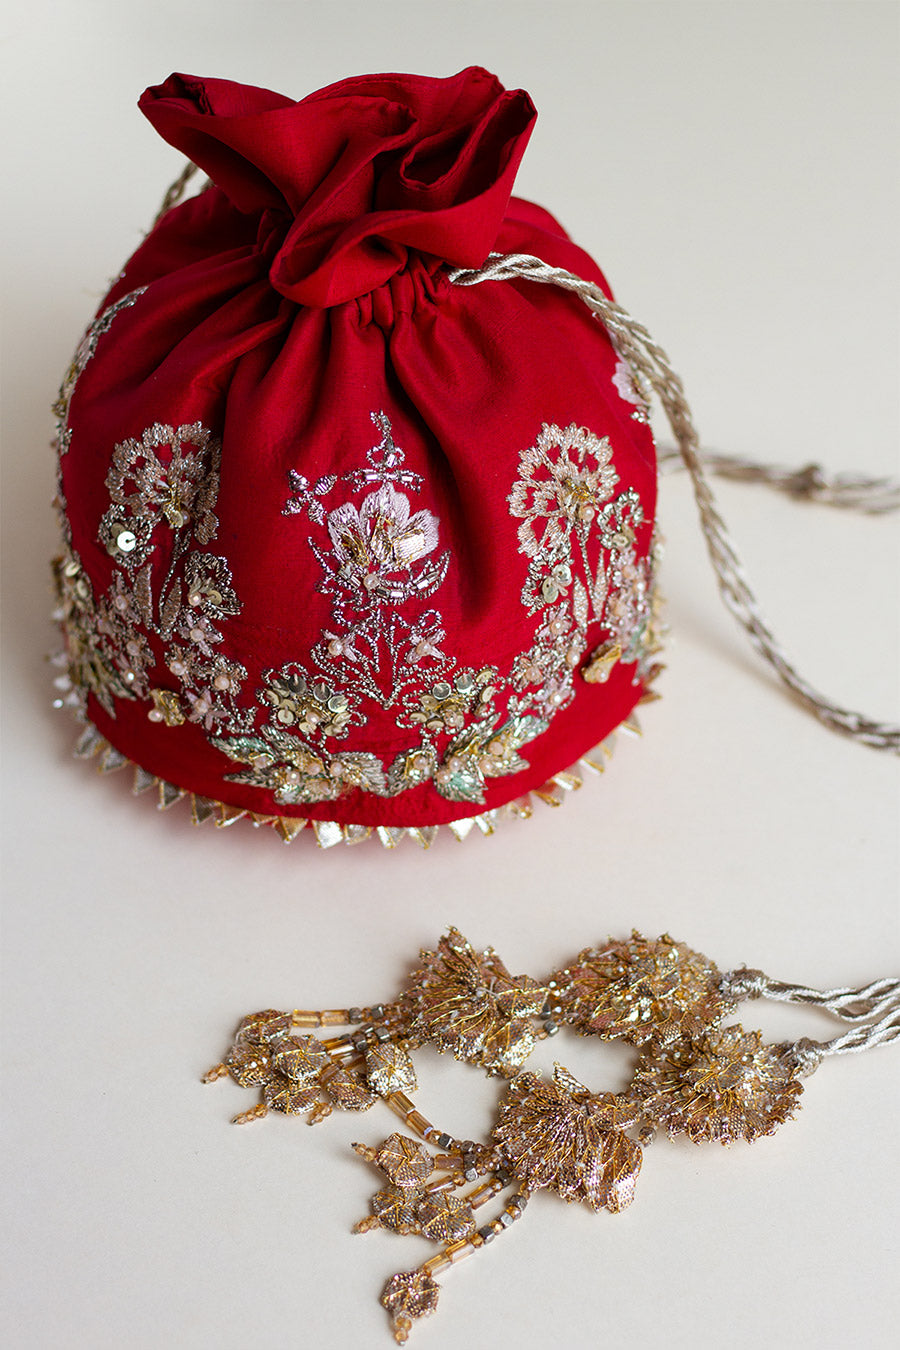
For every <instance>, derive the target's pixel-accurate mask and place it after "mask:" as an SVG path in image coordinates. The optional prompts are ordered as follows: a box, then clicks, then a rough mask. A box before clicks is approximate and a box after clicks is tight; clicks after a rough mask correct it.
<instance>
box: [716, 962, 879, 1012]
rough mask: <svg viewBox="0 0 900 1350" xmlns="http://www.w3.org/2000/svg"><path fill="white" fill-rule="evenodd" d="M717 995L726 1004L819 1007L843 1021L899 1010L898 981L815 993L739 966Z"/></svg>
mask: <svg viewBox="0 0 900 1350" xmlns="http://www.w3.org/2000/svg"><path fill="white" fill-rule="evenodd" d="M719 992H720V993H721V995H722V997H723V998H724V999H725V1000H726V1001H727V1002H728V1003H740V1002H742V1001H743V1000H744V999H751V998H770V999H772V1000H774V1001H775V1002H777V1003H799V1004H803V1005H805V1006H806V1007H808V1008H821V1009H822V1010H823V1011H824V1012H830V1013H834V1015H835V1016H836V1017H840V1018H841V1019H842V1020H843V1021H845V1022H865V1021H868V1020H870V1019H871V1018H873V1017H874V1018H877V1017H881V1016H883V1015H884V1014H885V1013H888V1012H891V1011H900V979H882V980H873V981H872V982H871V984H865V985H862V986H861V987H860V988H859V989H823V990H819V989H810V988H809V987H808V986H807V985H803V984H788V983H786V982H785V981H783V980H773V979H771V978H770V977H769V976H768V975H766V974H764V973H763V971H761V970H748V969H747V967H746V966H742V967H740V968H739V969H737V970H729V971H726V973H725V974H724V975H723V976H722V977H721V979H720V980H719Z"/></svg>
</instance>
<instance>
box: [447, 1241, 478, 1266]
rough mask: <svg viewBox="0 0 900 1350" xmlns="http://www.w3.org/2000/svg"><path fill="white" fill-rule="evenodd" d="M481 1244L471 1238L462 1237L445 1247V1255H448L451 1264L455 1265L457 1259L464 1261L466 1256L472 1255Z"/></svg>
mask: <svg viewBox="0 0 900 1350" xmlns="http://www.w3.org/2000/svg"><path fill="white" fill-rule="evenodd" d="M480 1245H481V1244H480V1242H479V1243H475V1242H473V1241H472V1239H471V1238H461V1239H460V1241H459V1242H454V1243H453V1244H452V1246H450V1247H445V1248H444V1255H445V1256H448V1257H449V1258H450V1264H451V1265H452V1266H455V1265H456V1263H457V1261H462V1260H464V1259H465V1257H467V1256H471V1255H472V1253H473V1252H474V1251H475V1250H476V1249H477V1248H478V1247H479V1246H480Z"/></svg>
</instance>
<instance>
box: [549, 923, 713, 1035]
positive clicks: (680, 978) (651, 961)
mask: <svg viewBox="0 0 900 1350" xmlns="http://www.w3.org/2000/svg"><path fill="white" fill-rule="evenodd" d="M554 981H555V985H556V987H558V988H559V990H560V991H561V992H560V1003H561V1005H562V1015H563V1017H564V1019H565V1021H566V1022H569V1023H571V1024H572V1025H573V1026H575V1027H577V1028H578V1029H579V1031H582V1032H583V1033H584V1034H585V1035H597V1036H602V1037H604V1038H605V1039H607V1040H615V1039H622V1040H626V1041H631V1042H632V1043H633V1044H634V1045H643V1044H644V1043H645V1042H646V1041H648V1040H650V1038H651V1037H656V1038H657V1039H658V1040H662V1041H670V1040H673V1039H680V1038H682V1037H685V1036H691V1035H694V1034H695V1033H696V1032H698V1031H700V1030H701V1029H702V1028H703V1027H706V1026H709V1025H710V1024H714V1023H716V1022H718V1021H719V1020H720V1019H721V1017H722V1016H723V1014H724V1012H725V1007H726V1004H725V1002H724V1000H723V998H722V995H721V993H720V990H719V971H718V970H717V968H716V967H715V965H713V964H712V962H711V961H708V960H707V958H706V957H705V956H703V955H702V954H701V953H699V952H694V951H691V949H690V948H689V947H686V946H685V945H684V943H683V942H675V941H673V939H672V938H670V937H669V935H668V934H667V933H664V934H663V935H662V937H660V938H654V939H650V938H645V937H642V936H641V934H640V933H637V932H634V933H632V935H631V937H630V938H629V939H627V940H626V941H624V942H622V941H613V940H612V939H610V941H609V942H608V943H607V945H606V946H605V947H588V948H586V949H585V950H584V951H583V952H581V953H579V955H578V956H577V957H576V958H575V960H574V961H572V962H571V963H570V964H569V965H568V966H567V967H566V969H565V970H564V971H559V972H557V974H556V975H555V976H554Z"/></svg>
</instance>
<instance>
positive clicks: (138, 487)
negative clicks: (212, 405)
mask: <svg viewBox="0 0 900 1350" xmlns="http://www.w3.org/2000/svg"><path fill="white" fill-rule="evenodd" d="M221 453H222V447H221V445H220V443H219V442H218V440H216V438H215V437H214V436H212V435H211V434H210V432H209V431H207V430H206V428H205V427H202V426H201V425H200V423H199V422H192V423H190V424H187V425H184V426H180V427H174V428H173V427H170V426H164V425H163V424H162V423H160V422H155V423H154V424H153V426H151V427H148V428H147V429H146V430H145V431H144V432H143V434H142V436H141V439H140V440H136V439H134V438H130V439H128V440H125V441H122V442H120V444H118V445H117V446H116V447H115V449H114V450H113V456H112V464H111V465H110V470H109V473H108V474H107V476H106V486H107V488H108V489H109V496H110V501H111V503H112V505H111V506H110V509H109V511H107V513H106V515H105V516H104V518H103V521H101V526H100V533H101V538H104V539H105V538H108V537H110V536H111V529H112V526H111V521H112V520H113V519H118V520H120V521H121V517H122V510H123V509H124V510H125V511H126V512H127V513H128V515H129V516H131V517H136V518H138V519H143V520H145V521H148V520H149V521H150V522H151V523H152V524H155V523H156V521H157V520H159V519H160V518H161V517H163V518H165V520H166V521H167V523H168V524H169V526H170V527H171V528H172V529H173V530H176V531H178V530H181V529H183V528H184V527H185V526H187V525H190V527H191V529H192V531H193V534H194V536H195V537H196V538H197V540H198V541H199V542H200V543H201V544H208V543H209V541H210V540H211V539H212V538H213V537H214V536H215V533H216V530H217V529H218V525H219V522H218V520H217V519H216V516H215V515H214V514H213V509H212V508H213V506H214V505H215V501H216V497H217V495H218V491H219V463H220V460H221ZM117 508H118V510H117Z"/></svg>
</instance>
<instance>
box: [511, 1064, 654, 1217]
mask: <svg viewBox="0 0 900 1350" xmlns="http://www.w3.org/2000/svg"><path fill="white" fill-rule="evenodd" d="M639 1110H640V1108H639V1107H638V1106H637V1105H636V1104H635V1102H634V1101H632V1100H629V1099H628V1098H626V1097H621V1096H616V1095H614V1094H613V1093H610V1092H601V1093H597V1094H593V1093H591V1092H589V1091H588V1089H587V1088H586V1087H584V1085H583V1084H582V1083H579V1082H578V1080H577V1079H576V1078H573V1077H572V1075H571V1074H570V1073H569V1071H568V1070H567V1069H564V1068H563V1067H562V1065H561V1064H557V1065H555V1066H554V1073H553V1080H552V1082H547V1081H545V1080H544V1079H542V1078H539V1077H538V1076H537V1075H536V1074H533V1073H523V1074H520V1075H519V1077H518V1078H515V1079H514V1080H513V1082H512V1083H510V1085H509V1091H508V1093H507V1096H506V1098H505V1100H504V1101H503V1103H502V1104H501V1107H500V1118H499V1121H498V1123H497V1125H496V1126H495V1127H494V1131H493V1135H494V1138H495V1139H496V1140H497V1142H498V1143H499V1144H500V1147H501V1150H502V1153H503V1156H504V1159H505V1160H506V1162H507V1163H508V1165H509V1168H510V1170H511V1171H512V1173H513V1175H514V1176H515V1177H517V1178H518V1179H519V1181H522V1182H524V1183H525V1185H526V1186H527V1187H528V1188H529V1190H539V1189H541V1188H542V1187H547V1188H548V1189H550V1190H552V1191H555V1192H556V1194H557V1195H559V1196H561V1197H562V1199H563V1200H568V1201H572V1200H584V1201H586V1203H587V1204H588V1205H590V1207H591V1209H594V1210H598V1209H608V1210H611V1211H612V1212H613V1213H616V1212H617V1211H618V1210H622V1209H625V1207H626V1206H627V1205H630V1204H631V1202H632V1200H633V1199H634V1184H635V1181H636V1179H637V1175H638V1173H639V1172H640V1170H641V1150H640V1147H639V1146H638V1145H637V1144H635V1143H634V1142H633V1141H632V1140H631V1139H629V1138H628V1136H627V1135H626V1134H624V1133H623V1129H624V1128H627V1127H628V1126H630V1125H633V1124H634V1123H635V1121H636V1119H637V1117H638V1114H639Z"/></svg>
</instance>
